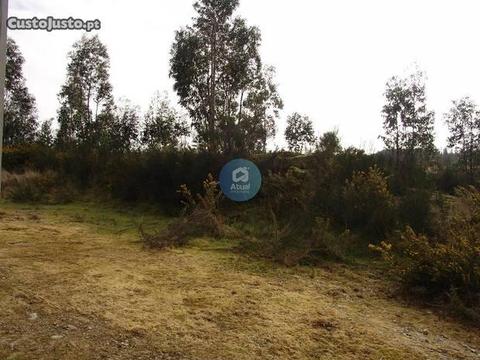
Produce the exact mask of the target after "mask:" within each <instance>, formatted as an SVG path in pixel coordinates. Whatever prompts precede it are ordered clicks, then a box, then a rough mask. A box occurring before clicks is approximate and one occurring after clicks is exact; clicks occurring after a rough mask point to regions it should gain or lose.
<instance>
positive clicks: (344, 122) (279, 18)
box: [9, 0, 480, 151]
mask: <svg viewBox="0 0 480 360" xmlns="http://www.w3.org/2000/svg"><path fill="white" fill-rule="evenodd" d="M192 3H193V0H130V1H127V0H10V4H9V7H10V10H9V16H17V17H22V18H24V17H33V16H37V17H46V16H49V15H51V16H54V17H61V18H67V17H69V16H73V17H75V18H82V19H84V20H90V19H99V20H101V22H102V29H101V30H99V31H98V34H99V36H100V39H101V40H102V41H103V42H104V43H105V44H106V45H107V47H108V50H109V54H110V59H111V82H112V85H113V87H114V95H115V97H116V98H119V97H127V98H129V99H130V100H132V101H133V102H134V103H135V104H138V105H140V106H141V108H142V109H143V110H146V108H147V105H148V102H149V101H150V98H151V97H152V95H153V93H154V91H155V90H161V91H163V90H167V91H169V92H170V93H171V94H172V98H174V96H173V91H172V86H173V82H172V80H171V79H169V77H168V72H169V66H168V61H169V57H170V56H169V51H170V46H171V44H172V42H173V39H174V32H175V30H177V29H178V28H179V27H181V26H184V25H186V24H190V22H191V17H192V16H193V15H194V11H193V9H192ZM479 10H480V3H479V2H478V1H476V0H472V1H466V0H455V1H454V0H451V1H439V0H416V1H413V0H395V1H386V0H362V1H358V0H335V1H333V0H330V1H323V0H295V1H286V0H240V8H239V12H238V13H239V14H240V15H242V16H243V17H245V18H246V19H247V21H248V23H249V24H251V25H256V26H258V27H259V28H260V30H261V32H262V36H263V44H262V49H261V51H262V56H263V60H264V63H266V64H269V65H273V66H275V67H276V69H277V83H278V84H279V91H280V94H281V96H282V98H283V100H284V103H285V109H284V111H283V113H282V119H281V121H280V123H279V124H278V130H279V131H278V132H279V136H278V138H277V139H276V141H275V142H276V144H279V145H283V140H282V138H283V136H282V135H283V130H284V123H285V118H286V116H287V114H290V113H291V112H293V111H298V112H301V113H305V114H307V115H309V116H310V118H311V119H312V120H313V121H314V124H315V129H316V131H317V133H319V134H320V133H322V132H324V131H328V130H332V129H334V128H338V129H339V132H340V136H341V138H342V142H343V144H344V145H346V146H349V145H354V146H358V147H361V148H364V149H366V150H367V151H371V150H373V149H381V147H382V143H381V142H380V141H379V140H378V135H379V134H380V133H381V131H382V117H381V108H382V104H383V92H384V88H385V82H386V81H387V79H388V78H389V77H391V76H392V75H395V74H400V75H401V74H403V73H404V72H405V70H407V69H409V68H411V65H412V63H414V62H416V63H417V64H418V65H419V67H420V68H421V69H423V70H425V71H426V72H427V77H428V80H427V96H428V104H429V106H430V108H432V109H433V110H434V111H435V112H436V115H437V116H436V133H437V146H439V147H441V148H442V147H444V145H445V139H446V129H445V126H444V125H443V120H442V115H443V113H444V112H446V111H447V110H448V109H449V107H450V104H451V100H453V99H456V98H458V97H461V96H464V95H470V96H472V97H473V98H474V99H476V100H477V101H479V102H480V48H479V46H478V35H479V34H480V21H478V14H479ZM92 33H93V32H92ZM9 35H10V36H11V37H12V38H14V39H15V40H16V41H17V43H18V45H19V46H20V49H21V51H22V52H23V55H24V56H25V59H26V64H25V68H24V72H25V76H26V78H27V84H28V87H29V89H30V91H31V92H32V93H33V95H34V96H35V97H36V100H37V105H38V112H39V118H40V120H44V119H46V118H50V117H55V116H56V111H57V108H58V99H57V94H58V92H59V90H60V86H61V85H62V83H63V82H64V79H65V69H66V64H67V58H66V56H67V53H68V51H69V50H70V49H71V46H72V44H73V42H75V41H76V40H78V39H79V38H80V37H81V35H82V32H81V31H73V30H63V31H54V32H51V33H48V32H46V31H40V30H37V31H10V33H9Z"/></svg>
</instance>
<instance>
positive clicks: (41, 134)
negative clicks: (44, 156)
mask: <svg viewBox="0 0 480 360" xmlns="http://www.w3.org/2000/svg"><path fill="white" fill-rule="evenodd" d="M52 123H53V118H51V119H47V120H45V121H44V122H43V123H42V125H41V126H40V130H39V131H38V133H37V144H39V145H41V146H43V147H52V146H53V144H54V141H55V137H54V134H53V129H52Z"/></svg>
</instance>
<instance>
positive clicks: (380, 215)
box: [342, 167, 395, 237]
mask: <svg viewBox="0 0 480 360" xmlns="http://www.w3.org/2000/svg"><path fill="white" fill-rule="evenodd" d="M342 201H343V207H344V208H343V210H342V213H343V217H344V221H345V224H346V227H347V228H349V229H359V230H364V231H366V232H367V233H368V234H370V235H374V236H377V237H383V236H385V235H386V234H387V232H388V231H390V230H391V229H392V227H393V226H394V223H395V214H394V209H395V208H394V198H393V195H392V194H391V193H390V192H389V190H388V187H387V179H386V178H385V176H384V175H383V173H382V172H381V171H380V170H379V169H377V168H376V167H373V168H370V169H369V170H368V171H366V172H364V171H359V172H355V173H354V174H353V176H352V179H351V180H347V181H346V183H345V186H344V187H343V193H342Z"/></svg>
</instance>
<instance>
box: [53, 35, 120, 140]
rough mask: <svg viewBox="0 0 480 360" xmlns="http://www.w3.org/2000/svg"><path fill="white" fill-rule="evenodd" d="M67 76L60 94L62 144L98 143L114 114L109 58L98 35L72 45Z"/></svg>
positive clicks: (84, 38) (59, 114)
mask: <svg viewBox="0 0 480 360" xmlns="http://www.w3.org/2000/svg"><path fill="white" fill-rule="evenodd" d="M68 58H69V63H68V66H67V79H66V82H65V84H64V85H63V86H62V88H61V90H60V93H59V95H58V96H59V100H60V110H59V112H58V122H59V124H60V129H59V131H58V134H57V141H58V143H59V144H60V145H68V144H76V145H79V144H85V145H89V146H98V145H99V141H100V136H101V134H102V133H103V131H104V129H102V127H104V126H105V123H106V122H108V121H111V117H112V116H113V109H114V105H113V96H112V86H111V85H110V81H109V68H110V59H109V56H108V52H107V48H106V47H105V45H104V44H102V42H101V41H100V39H99V38H98V36H97V35H95V36H92V37H88V36H86V35H83V36H82V38H81V39H80V40H79V41H77V42H76V43H75V44H73V49H72V51H71V52H70V53H69V55H68Z"/></svg>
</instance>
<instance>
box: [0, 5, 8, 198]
mask: <svg viewBox="0 0 480 360" xmlns="http://www.w3.org/2000/svg"><path fill="white" fill-rule="evenodd" d="M7 17H8V0H0V198H1V196H2V153H3V110H4V99H5V64H6V62H7Z"/></svg>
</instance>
